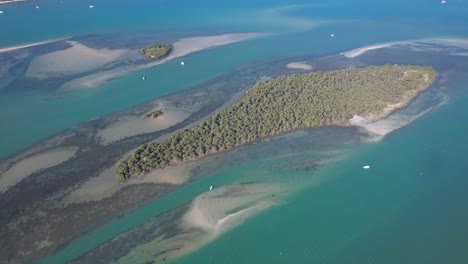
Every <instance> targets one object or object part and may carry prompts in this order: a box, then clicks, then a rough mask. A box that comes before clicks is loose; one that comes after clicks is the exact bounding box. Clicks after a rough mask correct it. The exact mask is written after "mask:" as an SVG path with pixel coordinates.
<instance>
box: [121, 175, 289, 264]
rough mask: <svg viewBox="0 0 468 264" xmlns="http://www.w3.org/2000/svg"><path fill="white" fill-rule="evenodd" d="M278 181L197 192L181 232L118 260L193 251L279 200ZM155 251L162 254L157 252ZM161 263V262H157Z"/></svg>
mask: <svg viewBox="0 0 468 264" xmlns="http://www.w3.org/2000/svg"><path fill="white" fill-rule="evenodd" d="M282 192H283V191H282V188H281V186H280V185H278V184H267V183H255V184H244V185H232V186H227V187H222V188H215V189H213V190H212V191H209V192H206V193H203V194H201V195H199V196H197V197H196V198H195V199H194V200H193V201H192V203H191V206H190V209H189V210H188V211H187V213H186V214H185V215H184V216H183V217H182V219H181V222H179V221H177V222H179V223H180V228H182V229H183V232H182V233H181V234H178V235H176V236H174V237H170V238H168V239H164V238H162V237H159V238H156V239H155V240H153V241H151V242H149V243H146V244H142V245H140V246H138V247H137V248H135V249H134V250H132V251H131V252H130V253H129V254H128V255H127V256H125V257H123V258H120V259H119V260H118V261H117V263H135V261H140V262H141V261H143V262H144V261H151V260H153V261H164V260H166V259H167V260H171V259H174V258H177V257H180V256H182V255H185V254H187V253H190V252H192V251H194V250H196V249H198V248H200V247H202V246H204V245H206V244H207V243H209V242H211V241H213V240H214V239H216V238H217V237H219V236H220V235H222V234H223V233H225V232H226V231H229V230H231V229H232V228H234V227H236V226H238V225H240V224H241V223H242V222H244V221H245V220H246V219H247V218H249V217H251V216H252V215H254V214H256V213H258V212H261V211H264V210H265V209H267V208H269V207H271V206H273V205H275V204H276V203H277V201H276V199H277V198H276V197H277V195H280V194H282ZM155 252H159V253H160V254H157V255H155ZM158 263H159V262H158Z"/></svg>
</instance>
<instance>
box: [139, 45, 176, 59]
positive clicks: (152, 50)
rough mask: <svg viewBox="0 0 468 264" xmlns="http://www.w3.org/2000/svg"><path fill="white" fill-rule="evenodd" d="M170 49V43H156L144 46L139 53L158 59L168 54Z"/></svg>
mask: <svg viewBox="0 0 468 264" xmlns="http://www.w3.org/2000/svg"><path fill="white" fill-rule="evenodd" d="M171 50H172V45H171V44H158V45H153V46H149V47H145V48H143V49H142V50H141V54H143V56H145V57H147V58H151V59H156V60H157V59H160V58H162V57H165V56H166V55H168V54H169V52H171Z"/></svg>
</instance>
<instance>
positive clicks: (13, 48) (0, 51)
mask: <svg viewBox="0 0 468 264" xmlns="http://www.w3.org/2000/svg"><path fill="white" fill-rule="evenodd" d="M64 39H66V38H60V39H51V40H44V41H39V42H34V43H29V44H23V45H18V46H11V47H4V48H0V53H2V52H8V51H14V50H18V49H24V48H29V47H34V46H39V45H43V44H48V43H52V42H57V41H61V40H64Z"/></svg>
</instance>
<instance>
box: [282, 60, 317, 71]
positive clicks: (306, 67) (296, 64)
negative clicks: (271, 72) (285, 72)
mask: <svg viewBox="0 0 468 264" xmlns="http://www.w3.org/2000/svg"><path fill="white" fill-rule="evenodd" d="M286 67H288V68H290V69H302V70H312V69H313V67H312V66H310V65H309V64H305V63H302V62H291V63H288V64H287V65H286Z"/></svg>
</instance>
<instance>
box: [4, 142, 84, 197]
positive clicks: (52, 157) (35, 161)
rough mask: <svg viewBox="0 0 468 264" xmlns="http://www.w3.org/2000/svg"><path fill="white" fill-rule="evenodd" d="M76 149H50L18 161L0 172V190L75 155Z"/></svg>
mask: <svg viewBox="0 0 468 264" xmlns="http://www.w3.org/2000/svg"><path fill="white" fill-rule="evenodd" d="M77 150H78V147H65V148H57V149H51V150H48V151H45V152H41V153H38V154H35V155H33V156H31V157H27V158H25V159H22V160H20V161H18V162H17V163H15V164H13V166H11V167H10V168H9V169H8V170H6V171H5V172H3V173H2V174H0V192H4V191H6V190H7V189H8V188H9V187H11V186H13V185H15V184H16V183H18V182H19V181H21V180H22V179H23V178H25V177H26V176H28V175H30V174H31V173H33V172H35V171H37V170H39V169H45V168H49V167H52V166H55V165H58V164H60V163H62V162H64V161H67V160H68V159H70V158H72V157H73V156H74V155H75V153H76V151H77Z"/></svg>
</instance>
